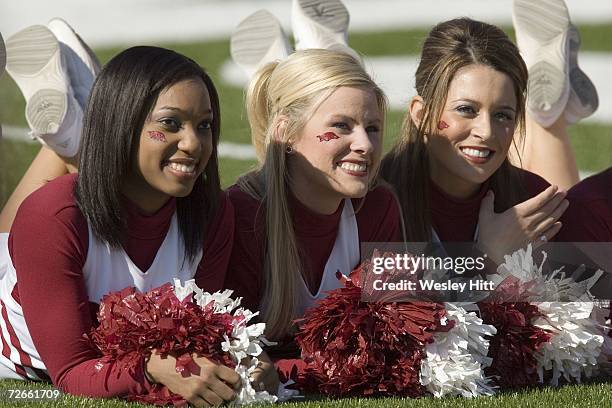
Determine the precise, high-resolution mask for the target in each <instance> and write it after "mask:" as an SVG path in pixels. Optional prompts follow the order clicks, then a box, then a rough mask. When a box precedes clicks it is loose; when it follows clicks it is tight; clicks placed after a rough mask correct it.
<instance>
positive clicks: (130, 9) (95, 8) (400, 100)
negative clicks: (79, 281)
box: [0, 0, 612, 206]
mask: <svg viewBox="0 0 612 408" xmlns="http://www.w3.org/2000/svg"><path fill="white" fill-rule="evenodd" d="M343 1H344V3H345V5H346V7H347V8H348V10H349V12H350V15H351V25H350V31H349V44H350V45H351V47H353V48H354V49H356V50H357V51H358V52H359V53H361V54H362V55H363V56H364V57H365V62H366V66H367V67H368V69H369V71H370V72H371V73H372V74H373V76H374V78H375V80H376V81H377V82H378V83H379V84H380V85H381V86H382V87H383V89H384V90H385V92H386V93H387V95H388V96H389V99H390V103H391V111H390V113H389V115H388V117H387V125H386V131H385V149H388V148H389V147H390V146H391V145H392V144H393V141H394V140H395V138H396V135H397V133H398V130H399V127H400V125H401V121H402V117H403V114H404V110H405V106H406V104H407V102H408V100H409V99H410V97H411V96H413V95H414V93H415V92H414V71H415V69H416V66H417V63H418V53H419V51H420V46H421V43H422V41H423V39H424V38H425V36H426V35H427V32H428V31H429V29H430V28H431V27H432V26H433V25H434V24H435V23H437V22H440V21H443V20H446V19H449V18H454V17H459V16H468V17H472V18H475V19H479V20H483V21H487V22H490V23H494V24H498V25H500V26H501V27H502V28H503V29H504V30H505V31H506V32H507V33H508V34H509V35H510V36H511V37H514V33H513V30H512V23H511V8H512V1H511V0H495V1H488V0H462V1H456V0H429V1H425V0H377V1H373V0H343ZM534 1H537V0H534ZM2 3H3V4H2V5H1V6H0V32H1V33H2V36H3V37H4V39H5V40H6V39H7V38H9V37H10V36H11V35H13V34H14V33H16V32H17V31H19V30H21V29H23V28H25V27H27V26H30V25H33V24H46V23H47V22H48V21H49V19H51V18H52V17H61V18H63V19H65V20H66V21H67V22H68V23H70V24H71V25H72V26H73V27H74V29H75V30H76V31H77V32H78V33H79V34H80V35H81V37H82V38H83V40H85V41H86V42H87V43H88V44H89V45H90V46H91V47H92V48H93V49H94V51H95V52H96V54H97V55H98V57H99V59H100V61H101V62H102V63H105V62H106V61H108V60H109V59H110V58H112V57H113V56H114V55H115V54H117V53H118V52H120V51H122V50H123V49H125V48H128V47H130V46H134V45H157V46H163V47H167V48H171V49H174V50H176V51H178V52H180V53H183V54H185V55H187V56H189V57H190V58H193V59H194V60H196V61H197V62H198V63H199V64H200V65H202V66H203V67H204V68H205V69H206V70H207V71H208V72H209V73H210V74H211V76H212V78H213V80H214V81H215V84H216V86H217V88H218V90H219V94H220V96H221V112H222V121H221V122H222V131H221V140H222V145H221V147H220V154H221V160H220V166H221V169H220V171H221V175H222V182H223V185H224V187H226V186H228V185H230V184H232V183H233V182H234V180H235V179H236V177H237V176H238V175H239V174H241V173H243V172H245V171H247V170H249V169H250V168H252V167H253V166H254V164H255V159H254V157H255V155H254V151H253V149H252V148H251V146H250V135H249V127H248V124H247V122H246V114H245V112H244V109H243V85H244V84H245V81H246V77H245V76H244V75H243V74H242V72H241V71H240V69H238V68H237V67H236V66H235V65H234V64H233V63H232V62H231V58H230V52H229V36H230V35H231V32H232V30H233V29H234V27H235V26H236V25H237V24H238V23H239V22H240V21H241V20H242V19H244V18H245V17H246V16H248V15H249V14H251V13H253V12H255V11H256V10H258V9H262V8H265V9H267V10H269V11H270V12H272V13H273V14H274V15H276V16H277V17H278V18H279V20H280V21H281V23H282V24H283V26H284V27H285V31H286V33H287V34H288V35H289V36H291V24H290V20H291V19H290V14H291V0H251V1H247V0H172V1H168V0H87V1H82V0H52V1H45V0H16V1H3V2H2ZM566 3H567V6H568V9H569V11H570V16H571V18H572V22H573V23H574V24H575V25H577V26H578V28H579V30H580V33H581V36H582V47H581V50H580V54H579V64H580V66H581V67H582V69H583V70H584V71H585V72H586V73H587V74H588V75H589V76H590V77H591V79H592V80H593V82H594V83H595V85H596V86H597V88H598V92H599V98H600V107H599V110H598V111H597V112H596V113H595V115H593V116H592V117H591V118H589V119H588V120H585V121H582V122H580V123H578V124H577V125H574V126H572V127H571V128H570V134H571V138H572V143H573V145H574V148H575V151H576V155H577V160H578V166H579V168H580V170H581V175H582V176H586V175H588V174H591V173H594V172H598V171H601V170H603V169H605V168H607V167H609V166H611V165H612V82H611V81H610V80H609V77H610V71H611V70H612V1H610V0H566ZM24 108H25V101H24V100H23V97H22V96H21V93H20V92H19V90H18V89H17V87H16V85H15V84H14V83H13V81H12V80H11V78H10V77H9V76H8V75H7V74H6V73H5V74H4V75H3V76H2V78H0V123H2V127H3V137H2V138H1V139H0V206H2V205H4V203H5V201H6V199H7V198H8V196H9V194H10V192H11V191H12V190H13V188H14V187H15V185H16V183H17V182H18V181H19V178H20V177H21V175H22V174H23V173H24V172H25V169H26V168H27V166H28V165H29V163H30V162H31V160H32V158H33V157H34V155H35V154H36V152H37V151H38V149H39V148H40V146H39V145H38V144H37V143H33V142H31V141H30V140H29V139H28V137H27V132H28V131H29V130H28V129H27V125H26V122H25V118H24ZM543 154H545V152H543Z"/></svg>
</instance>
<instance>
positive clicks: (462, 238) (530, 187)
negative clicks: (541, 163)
mask: <svg viewBox="0 0 612 408" xmlns="http://www.w3.org/2000/svg"><path fill="white" fill-rule="evenodd" d="M520 173H521V176H522V178H523V181H524V183H525V188H526V189H527V192H528V193H529V196H530V197H534V196H536V195H538V194H539V193H541V192H542V191H544V190H546V188H548V186H549V184H548V182H547V181H546V180H544V179H543V178H542V177H540V176H538V175H536V174H534V173H531V172H529V171H526V170H520ZM429 185H430V189H429V202H430V206H431V223H432V227H433V228H434V229H435V231H436V233H437V234H438V237H439V238H440V241H442V242H469V241H473V240H474V233H475V232H476V226H477V225H478V214H479V212H480V203H481V202H482V199H483V198H484V196H485V195H486V194H487V191H488V190H489V187H488V183H485V184H483V185H482V187H481V189H480V191H479V192H478V194H476V195H475V196H474V197H471V198H468V199H460V198H454V197H451V196H449V195H448V194H447V193H445V192H444V191H442V190H441V189H440V188H439V187H438V186H436V185H435V184H434V183H433V181H431V182H430V183H429Z"/></svg>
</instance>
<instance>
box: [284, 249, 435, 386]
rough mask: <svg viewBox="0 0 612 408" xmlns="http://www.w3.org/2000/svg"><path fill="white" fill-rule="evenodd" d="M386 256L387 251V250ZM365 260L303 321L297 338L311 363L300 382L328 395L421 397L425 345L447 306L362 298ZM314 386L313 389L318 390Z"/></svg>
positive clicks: (366, 277)
mask: <svg viewBox="0 0 612 408" xmlns="http://www.w3.org/2000/svg"><path fill="white" fill-rule="evenodd" d="M385 255H387V254H385ZM368 267H371V264H370V263H368V262H366V263H364V264H363V265H362V266H361V267H359V268H357V269H356V270H355V271H353V272H352V273H351V274H350V277H349V278H350V279H346V278H343V279H342V281H343V283H344V285H345V287H343V288H340V289H336V290H333V291H330V292H329V294H328V295H327V297H326V298H325V299H323V300H322V301H320V302H319V303H318V304H317V306H316V307H315V308H313V309H310V310H308V311H307V312H306V314H305V316H304V318H303V319H300V320H299V321H298V323H299V324H300V331H299V333H298V335H297V336H296V341H297V343H298V345H299V346H300V347H301V349H302V358H303V359H304V361H305V362H306V364H307V367H306V369H305V370H304V375H303V376H302V377H301V378H298V379H297V380H298V383H299V384H300V385H301V386H302V387H303V388H305V389H307V390H313V391H317V392H320V393H322V394H325V395H328V396H336V397H338V396H347V395H361V396H368V395H401V396H410V397H417V396H420V395H423V393H424V389H423V387H422V386H421V384H420V382H419V370H420V366H421V360H422V359H423V358H424V356H425V351H424V350H425V347H424V346H425V344H426V343H428V342H431V341H432V332H434V331H436V330H439V329H440V319H441V318H442V317H443V316H444V314H445V311H444V307H443V306H442V305H440V304H436V303H431V302H403V303H395V302H392V303H384V302H382V301H378V302H369V303H366V302H362V301H361V295H362V293H361V287H360V285H361V284H362V280H364V279H369V278H368V276H369V275H370V274H368V273H364V268H368ZM313 388H314V389H313Z"/></svg>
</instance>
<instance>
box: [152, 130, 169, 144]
mask: <svg viewBox="0 0 612 408" xmlns="http://www.w3.org/2000/svg"><path fill="white" fill-rule="evenodd" d="M147 134H148V135H149V138H150V139H152V140H157V141H158V142H162V143H166V142H167V141H168V140H166V135H164V134H163V133H162V132H158V131H156V130H150V131H148V132H147Z"/></svg>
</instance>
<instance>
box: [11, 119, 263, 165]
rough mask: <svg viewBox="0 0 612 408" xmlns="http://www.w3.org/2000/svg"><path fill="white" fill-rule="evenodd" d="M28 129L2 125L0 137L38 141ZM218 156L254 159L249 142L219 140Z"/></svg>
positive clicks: (31, 141)
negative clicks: (31, 135) (0, 135)
mask: <svg viewBox="0 0 612 408" xmlns="http://www.w3.org/2000/svg"><path fill="white" fill-rule="evenodd" d="M29 132H30V130H29V129H27V128H21V127H16V126H6V125H3V126H2V137H5V138H6V139H11V140H18V141H21V142H27V143H38V142H37V141H36V139H32V138H31V137H30V136H29V134H28V133H29ZM219 157H228V158H231V159H238V160H256V159H257V156H256V155H255V148H253V146H251V145H250V144H242V143H232V142H220V143H219Z"/></svg>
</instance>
